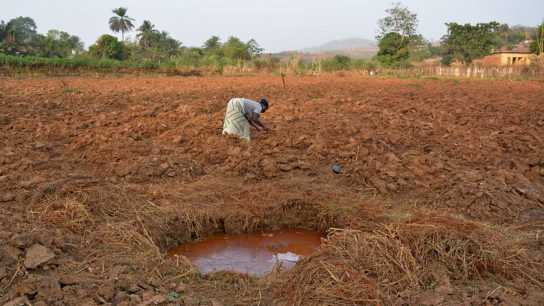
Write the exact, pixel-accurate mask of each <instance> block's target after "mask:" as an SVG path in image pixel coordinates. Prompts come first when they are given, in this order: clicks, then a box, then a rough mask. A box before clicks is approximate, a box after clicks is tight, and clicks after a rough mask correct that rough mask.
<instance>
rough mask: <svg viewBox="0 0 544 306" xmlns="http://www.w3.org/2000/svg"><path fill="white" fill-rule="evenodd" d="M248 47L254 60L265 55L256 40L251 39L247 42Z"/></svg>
mask: <svg viewBox="0 0 544 306" xmlns="http://www.w3.org/2000/svg"><path fill="white" fill-rule="evenodd" d="M246 45H247V47H248V51H249V55H250V56H251V58H252V59H254V58H256V57H260V56H261V54H262V53H263V50H264V49H263V48H261V46H260V45H259V43H258V42H257V41H256V40H255V39H253V38H252V39H250V40H249V41H248V42H247V44H246Z"/></svg>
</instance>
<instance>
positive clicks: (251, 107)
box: [243, 99, 263, 120]
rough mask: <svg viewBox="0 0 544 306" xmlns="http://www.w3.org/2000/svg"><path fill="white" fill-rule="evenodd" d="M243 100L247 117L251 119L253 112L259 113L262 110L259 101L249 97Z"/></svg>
mask: <svg viewBox="0 0 544 306" xmlns="http://www.w3.org/2000/svg"><path fill="white" fill-rule="evenodd" d="M243 100H244V109H245V111H246V116H247V118H248V119H251V120H253V118H254V114H260V113H261V112H262V111H263V107H262V106H261V103H259V102H255V101H253V100H249V99H243Z"/></svg>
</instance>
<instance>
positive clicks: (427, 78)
mask: <svg viewBox="0 0 544 306" xmlns="http://www.w3.org/2000/svg"><path fill="white" fill-rule="evenodd" d="M423 79H424V80H435V81H440V80H441V79H440V78H437V77H434V76H428V77H424V78H423Z"/></svg>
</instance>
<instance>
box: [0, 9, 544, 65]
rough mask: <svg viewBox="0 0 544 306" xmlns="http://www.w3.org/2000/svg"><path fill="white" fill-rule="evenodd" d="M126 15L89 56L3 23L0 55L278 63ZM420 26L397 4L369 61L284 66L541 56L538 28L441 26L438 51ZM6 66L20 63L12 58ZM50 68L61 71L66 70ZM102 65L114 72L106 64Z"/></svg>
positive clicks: (543, 36) (58, 37)
mask: <svg viewBox="0 0 544 306" xmlns="http://www.w3.org/2000/svg"><path fill="white" fill-rule="evenodd" d="M127 12H128V9H127V8H124V7H119V8H116V9H113V10H112V13H113V16H112V17H111V18H110V19H109V21H108V24H109V27H110V29H111V30H112V32H113V33H121V40H119V39H118V38H117V37H115V36H112V35H109V34H104V35H102V36H100V37H99V38H98V39H97V41H96V42H95V43H94V44H92V45H91V46H89V48H88V49H85V48H84V45H83V42H82V41H81V39H80V38H79V37H78V36H75V35H71V34H69V33H66V32H63V31H59V30H49V31H48V32H47V33H46V34H39V33H37V26H36V23H35V21H34V20H33V19H32V18H30V17H17V18H14V19H11V20H9V21H7V22H5V21H3V20H2V21H0V55H1V54H4V55H8V56H9V55H11V56H17V57H28V56H34V57H41V58H59V59H64V58H77V59H78V61H76V62H75V63H85V62H86V60H87V61H88V60H117V61H123V62H135V63H143V64H127V65H125V66H137V67H157V66H159V65H167V66H168V65H169V66H172V67H176V66H193V67H195V66H196V67H198V66H214V67H216V69H217V71H218V72H221V71H222V69H223V67H225V66H228V65H236V64H238V65H240V64H241V63H248V62H250V63H251V64H252V65H253V66H254V67H256V68H258V69H261V68H267V69H269V70H273V69H274V68H276V67H278V66H279V62H280V59H279V58H277V57H275V56H272V55H268V56H263V55H262V52H263V49H262V48H261V47H260V46H259V44H258V43H257V41H255V40H254V39H250V40H249V41H247V42H244V41H242V40H240V39H239V38H237V37H235V36H231V37H228V39H227V40H226V41H225V42H222V41H221V39H220V38H219V37H218V36H212V37H210V38H209V39H208V40H206V41H205V42H204V43H203V44H202V46H201V47H193V48H187V47H185V46H183V45H182V43H181V42H180V41H178V40H176V39H174V38H172V37H171V36H170V34H169V33H168V32H166V31H162V30H159V29H157V28H156V27H155V25H154V24H153V23H152V22H151V21H149V20H144V21H143V22H142V24H141V25H140V26H139V27H137V28H136V27H135V25H134V23H135V20H134V19H133V18H131V17H129V16H128V15H127ZM418 24H419V20H418V18H417V14H416V13H413V12H411V11H410V10H409V9H408V8H407V7H405V6H403V5H402V4H401V3H400V2H397V3H393V5H392V7H391V8H389V9H387V10H386V17H384V18H382V19H380V20H378V24H377V25H378V34H377V36H376V40H377V42H378V47H379V50H378V53H377V55H376V56H375V57H373V58H371V59H352V58H350V57H347V56H344V55H337V56H335V57H333V58H330V59H324V60H321V61H319V62H318V63H304V62H301V61H300V60H297V59H296V58H294V59H293V58H291V59H289V60H288V63H287V65H291V66H299V67H300V68H312V69H314V68H315V69H323V70H329V71H330V70H347V69H353V68H364V69H369V70H372V69H376V67H377V66H383V67H392V68H396V67H410V66H411V63H413V62H419V61H423V60H425V59H429V58H440V59H441V62H442V64H444V65H449V64H451V63H452V62H453V61H460V62H465V63H471V62H472V61H473V60H474V59H476V58H480V57H483V56H485V55H488V54H490V53H491V52H492V51H498V50H511V49H512V48H514V47H515V46H517V45H518V44H519V43H522V42H525V41H531V44H530V50H531V51H532V52H533V53H535V54H540V53H544V23H543V24H542V25H540V26H537V27H527V26H512V27H511V26H509V25H508V24H499V23H497V22H495V21H490V22H487V23H478V24H475V25H472V24H457V23H453V22H452V23H446V26H447V34H446V35H444V36H443V37H442V39H441V40H440V44H432V43H430V42H429V41H427V40H426V39H425V38H424V37H423V36H422V35H421V34H419V33H418V32H417V27H418ZM133 30H135V31H136V35H135V39H133V40H125V34H126V33H128V32H131V31H133ZM9 61H11V62H20V61H19V60H18V59H13V58H10V59H9ZM4 62H6V60H4ZM41 62H43V63H48V62H52V61H41ZM56 62H58V63H63V65H64V64H65V63H67V62H66V61H56ZM108 63H109V65H114V64H112V62H108ZM74 65H75V64H74ZM93 65H95V66H99V65H101V64H96V63H95V64H93ZM115 65H117V64H115Z"/></svg>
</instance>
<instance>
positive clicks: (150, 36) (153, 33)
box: [136, 20, 159, 47]
mask: <svg viewBox="0 0 544 306" xmlns="http://www.w3.org/2000/svg"><path fill="white" fill-rule="evenodd" d="M138 31H140V34H138V35H136V37H139V38H140V46H142V47H149V43H150V42H151V41H152V40H157V38H158V37H157V34H158V33H159V31H157V30H155V25H153V24H152V23H151V22H150V21H149V20H144V23H142V25H141V26H140V27H139V28H138Z"/></svg>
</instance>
